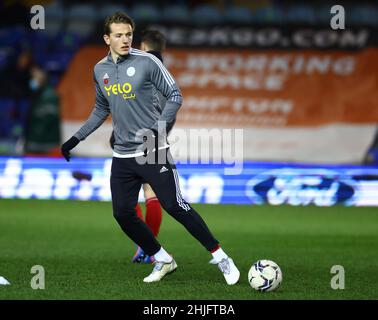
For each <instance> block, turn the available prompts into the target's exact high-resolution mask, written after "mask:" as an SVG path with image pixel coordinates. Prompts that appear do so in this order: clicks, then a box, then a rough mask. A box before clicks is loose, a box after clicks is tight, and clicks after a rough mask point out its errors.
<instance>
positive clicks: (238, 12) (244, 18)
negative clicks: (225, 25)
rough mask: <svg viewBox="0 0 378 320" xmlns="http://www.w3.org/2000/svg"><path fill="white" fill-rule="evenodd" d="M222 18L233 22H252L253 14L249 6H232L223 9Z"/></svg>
mask: <svg viewBox="0 0 378 320" xmlns="http://www.w3.org/2000/svg"><path fill="white" fill-rule="evenodd" d="M224 19H225V21H226V22H229V23H233V24H238V23H243V24H249V23H251V22H253V14H252V11H251V10H250V9H249V8H244V7H235V6H233V7H231V8H228V9H227V10H226V11H225V14H224Z"/></svg>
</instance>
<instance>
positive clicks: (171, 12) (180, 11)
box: [162, 5, 191, 23]
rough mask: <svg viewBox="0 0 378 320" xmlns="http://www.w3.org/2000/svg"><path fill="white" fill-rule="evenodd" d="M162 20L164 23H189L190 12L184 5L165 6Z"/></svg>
mask: <svg viewBox="0 0 378 320" xmlns="http://www.w3.org/2000/svg"><path fill="white" fill-rule="evenodd" d="M162 20H163V21H164V22H166V23H176V22H180V23H190V22H191V12H190V10H189V9H188V8H187V7H186V6H180V5H170V6H166V7H165V8H164V9H163V12H162Z"/></svg>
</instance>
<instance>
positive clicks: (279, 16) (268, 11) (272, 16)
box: [253, 7, 285, 24]
mask: <svg viewBox="0 0 378 320" xmlns="http://www.w3.org/2000/svg"><path fill="white" fill-rule="evenodd" d="M284 19H285V15H284V13H283V10H282V9H281V8H280V7H265V8H258V9H256V10H255V11H254V12H253V22H256V23H261V24H280V23H283V22H284Z"/></svg>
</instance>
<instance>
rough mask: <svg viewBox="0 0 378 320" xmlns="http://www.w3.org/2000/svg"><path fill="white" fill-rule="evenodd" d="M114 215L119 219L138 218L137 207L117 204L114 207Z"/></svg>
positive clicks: (124, 220) (125, 220)
mask: <svg viewBox="0 0 378 320" xmlns="http://www.w3.org/2000/svg"><path fill="white" fill-rule="evenodd" d="M113 216H114V218H115V219H116V220H117V221H121V220H122V221H123V222H127V221H128V220H133V219H135V218H137V217H138V216H137V214H136V211H135V208H133V207H129V206H117V207H114V210H113Z"/></svg>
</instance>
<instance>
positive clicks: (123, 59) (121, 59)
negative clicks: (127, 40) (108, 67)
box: [108, 48, 133, 63]
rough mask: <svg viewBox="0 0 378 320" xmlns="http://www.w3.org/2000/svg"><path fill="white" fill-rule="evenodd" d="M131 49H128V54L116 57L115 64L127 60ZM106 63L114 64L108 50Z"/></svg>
mask: <svg viewBox="0 0 378 320" xmlns="http://www.w3.org/2000/svg"><path fill="white" fill-rule="evenodd" d="M132 49H133V48H130V50H129V53H128V54H125V55H124V56H118V59H117V63H120V62H123V61H125V60H126V59H127V58H129V56H130V52H131V50H132ZM108 61H110V62H114V61H113V58H112V53H111V52H110V50H109V52H108Z"/></svg>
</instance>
